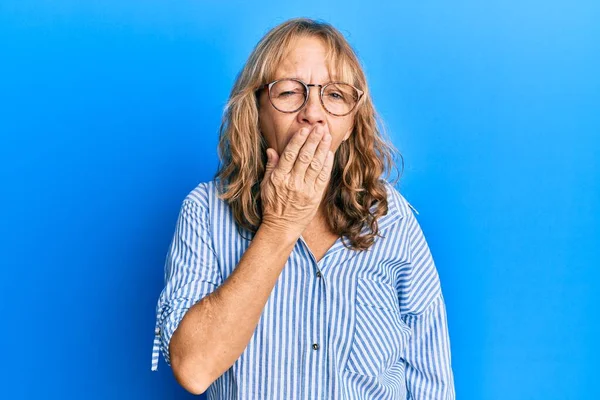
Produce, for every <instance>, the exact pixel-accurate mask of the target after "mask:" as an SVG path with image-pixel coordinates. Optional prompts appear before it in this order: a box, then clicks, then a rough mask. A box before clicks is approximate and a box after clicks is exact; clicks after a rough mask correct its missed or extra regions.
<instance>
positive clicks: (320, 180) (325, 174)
mask: <svg viewBox="0 0 600 400" xmlns="http://www.w3.org/2000/svg"><path fill="white" fill-rule="evenodd" d="M333 159H334V155H333V152H332V151H331V150H329V151H328V152H327V157H326V158H325V163H324V164H323V168H322V169H321V172H319V176H318V177H317V179H316V180H315V189H316V190H317V191H322V190H325V186H326V185H327V183H328V182H329V179H330V177H331V170H332V169H333Z"/></svg>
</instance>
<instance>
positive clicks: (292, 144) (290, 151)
mask: <svg viewBox="0 0 600 400" xmlns="http://www.w3.org/2000/svg"><path fill="white" fill-rule="evenodd" d="M309 131H310V128H308V127H304V128H301V129H300V130H299V131H298V132H296V133H295V134H294V136H292V139H291V140H290V141H289V143H288V144H287V145H286V146H285V149H283V152H282V153H281V155H280V156H279V164H277V169H279V170H280V171H281V172H282V173H283V174H289V173H290V172H291V171H292V168H293V167H294V162H296V157H298V152H299V151H300V149H301V148H302V145H303V144H304V142H305V141H306V138H307V137H308V133H309Z"/></svg>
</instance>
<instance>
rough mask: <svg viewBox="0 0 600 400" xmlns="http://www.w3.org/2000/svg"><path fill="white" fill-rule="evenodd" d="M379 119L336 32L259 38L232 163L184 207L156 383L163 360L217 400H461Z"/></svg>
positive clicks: (225, 162) (417, 233)
mask: <svg viewBox="0 0 600 400" xmlns="http://www.w3.org/2000/svg"><path fill="white" fill-rule="evenodd" d="M376 122H377V118H376V112H375V109H374V107H373V104H372V101H371V97H370V93H369V88H368V86H367V82H366V78H365V74H364V72H363V70H362V67H361V65H360V63H359V61H358V59H357V57H356V55H355V53H354V51H353V50H352V48H351V46H350V45H349V44H348V42H347V41H346V39H345V38H344V37H343V35H342V34H341V33H340V32H339V31H338V30H337V29H335V28H334V27H333V26H331V25H330V24H327V23H325V22H322V21H314V20H310V19H305V18H296V19H292V20H288V21H286V22H284V23H282V24H280V25H278V26H276V27H275V28H273V29H272V30H271V31H269V32H268V33H267V34H266V35H265V37H263V38H262V39H261V40H260V42H259V43H258V44H257V46H256V47H255V49H254V50H253V52H252V54H251V55H250V58H249V59H248V61H247V62H246V64H245V66H244V68H243V69H242V71H241V73H240V74H239V75H238V77H237V80H236V82H235V85H234V87H233V89H232V91H231V95H230V98H229V101H228V103H227V107H226V112H225V115H224V119H223V123H222V126H221V136H220V143H219V155H220V159H221V161H222V164H221V165H220V168H219V170H218V172H217V173H216V175H215V178H214V179H213V180H212V181H209V182H202V183H200V184H198V186H197V187H196V188H194V190H192V191H191V192H190V193H189V194H188V195H187V197H186V198H185V199H184V200H183V203H182V206H181V210H180V213H179V217H178V221H177V226H176V230H175V235H174V237H173V241H172V243H171V246H170V248H169V251H168V254H167V260H166V264H165V288H164V289H163V290H162V292H161V294H160V297H159V300H158V305H157V320H156V329H155V339H154V348H153V354H152V370H156V369H157V367H158V359H159V354H160V353H161V352H162V354H163V356H164V358H165V361H166V362H167V363H168V364H169V365H170V366H171V368H172V370H173V373H174V376H175V378H176V379H177V381H178V382H179V383H180V384H181V385H182V386H183V387H184V388H185V389H186V390H188V391H189V392H191V393H195V394H200V393H204V392H206V393H207V395H208V398H209V399H251V400H258V399H312V400H314V399H328V400H331V399H401V398H411V399H454V396H455V395H454V383H453V373H452V368H451V356H450V340H449V336H448V330H447V321H446V310H445V305H444V298H443V296H442V291H441V284H440V281H439V276H438V273H437V270H436V267H435V265H434V262H433V258H432V255H431V253H430V251H429V248H428V245H427V242H426V240H425V238H424V236H423V232H422V230H421V228H420V226H419V223H418V222H417V220H416V218H415V216H414V215H413V211H412V207H411V206H410V204H408V202H407V201H406V199H405V198H404V197H403V196H402V195H401V194H400V193H399V192H398V191H397V190H396V189H395V188H394V186H393V185H392V184H391V183H389V182H387V181H386V180H384V179H382V174H383V173H384V172H387V171H389V169H390V167H391V166H392V164H393V159H392V152H393V151H395V150H394V147H393V146H392V145H391V144H390V143H389V142H388V141H386V140H384V138H383V137H382V135H381V133H380V131H379V129H378V126H377V123H376ZM415 211H416V210H415Z"/></svg>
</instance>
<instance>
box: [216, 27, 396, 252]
mask: <svg viewBox="0 0 600 400" xmlns="http://www.w3.org/2000/svg"><path fill="white" fill-rule="evenodd" d="M301 37H317V38H320V39H321V40H323V42H324V44H325V47H326V48H327V55H326V60H327V62H328V63H327V65H328V68H329V70H330V73H331V69H332V67H334V68H335V70H334V71H335V72H336V73H335V75H337V77H339V78H341V79H343V80H344V81H345V82H349V83H352V84H353V85H354V86H356V87H357V88H359V89H361V90H363V91H364V95H363V96H362V98H361V99H360V101H359V103H358V104H357V106H356V108H355V110H354V111H353V116H354V124H353V131H352V133H351V135H350V137H349V138H348V139H347V140H346V141H344V142H342V143H341V144H340V146H339V147H338V149H337V151H336V153H335V158H334V162H333V169H332V175H331V179H330V181H329V185H328V187H327V188H326V189H325V190H326V193H325V194H324V196H325V197H324V199H323V201H325V202H326V204H325V205H324V207H325V211H326V212H325V218H326V221H327V224H328V225H329V228H330V229H331V230H332V231H333V232H334V233H335V234H337V235H339V236H341V237H342V241H343V242H344V245H345V246H346V247H347V248H351V249H353V250H360V251H362V250H366V249H367V248H369V247H370V246H371V245H372V244H373V243H374V239H375V236H380V237H381V235H380V234H379V230H378V226H377V220H378V219H379V218H380V217H381V216H383V215H385V214H387V212H388V202H387V191H386V188H385V183H384V182H383V181H382V180H381V176H382V174H383V173H387V174H389V171H390V169H391V166H394V167H395V166H396V164H395V162H394V159H393V155H394V154H395V153H398V154H400V153H399V152H398V151H397V150H396V148H395V147H394V146H393V144H392V143H391V141H390V140H386V139H385V138H384V136H383V134H382V133H383V132H385V128H384V125H383V121H382V120H381V118H380V117H379V116H378V114H377V112H376V111H375V108H374V106H373V102H372V100H371V95H370V92H369V88H368V86H367V80H366V77H365V74H364V71H363V69H362V67H361V64H360V62H359V60H358V57H357V55H356V54H355V52H354V50H353V49H352V47H351V46H350V44H349V43H348V42H347V41H346V39H345V38H344V36H343V35H342V34H341V33H340V32H339V31H338V30H337V29H336V28H334V27H333V26H332V25H331V24H329V23H326V22H323V21H319V20H312V19H309V18H293V19H290V20H287V21H285V22H283V23H281V24H279V25H277V26H276V27H274V28H272V29H271V30H270V31H269V32H267V34H266V35H265V36H264V37H263V38H262V39H261V40H260V41H259V42H258V44H257V45H256V46H255V47H254V49H253V51H252V53H251V54H250V56H249V58H248V60H247V61H246V63H245V65H244V67H243V68H242V70H241V71H240V72H239V73H238V75H237V77H236V80H235V83H234V85H233V88H232V90H231V93H230V96H229V100H228V101H227V104H226V106H225V110H224V113H223V117H222V121H221V126H220V129H219V144H218V152H219V160H220V164H219V168H218V170H217V172H216V173H215V176H214V181H215V182H216V183H217V187H218V192H219V197H220V198H221V199H222V200H224V201H226V202H227V203H228V204H229V205H230V206H231V209H232V212H233V217H234V219H235V221H236V222H237V224H238V229H239V227H242V228H245V229H247V230H248V231H250V232H252V233H256V231H257V230H258V228H259V226H260V224H261V221H262V203H261V196H260V183H261V181H262V179H263V177H264V174H265V166H266V163H267V156H266V149H267V148H268V146H267V143H266V141H265V139H264V137H263V136H262V134H261V132H260V128H259V118H258V115H259V112H258V105H259V103H258V95H257V88H258V87H259V86H261V85H263V84H265V83H267V82H270V81H272V80H273V79H274V76H275V72H276V68H277V66H278V65H279V64H280V61H281V60H282V59H283V58H284V57H285V56H286V54H287V51H288V49H289V48H290V45H292V44H293V43H294V41H295V40H296V39H298V38H301ZM331 76H333V74H332V75H331ZM400 157H402V155H401V154H400ZM402 168H403V169H404V161H403V159H402ZM396 169H397V168H396ZM397 179H399V177H398V178H397ZM397 179H396V181H397ZM396 181H395V182H394V184H395V183H396ZM365 227H368V229H367V230H366V233H364V234H362V233H363V232H362V231H363V229H364V228H365ZM344 236H345V237H347V239H348V240H349V242H350V246H348V245H347V244H346V243H345V241H344V240H343V237H344Z"/></svg>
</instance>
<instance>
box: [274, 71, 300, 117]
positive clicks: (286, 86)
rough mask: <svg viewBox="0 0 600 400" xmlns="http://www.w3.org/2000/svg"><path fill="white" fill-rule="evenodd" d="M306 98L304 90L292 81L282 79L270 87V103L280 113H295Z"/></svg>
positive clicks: (296, 82) (298, 83)
mask: <svg viewBox="0 0 600 400" xmlns="http://www.w3.org/2000/svg"><path fill="white" fill-rule="evenodd" d="M305 98H306V88H305V87H304V85H303V84H301V83H300V82H298V81H295V80H292V79H283V80H281V81H279V82H277V83H275V84H274V85H273V86H271V102H273V105H274V106H275V108H277V109H279V110H281V111H295V110H297V109H298V108H300V106H301V105H302V103H304V99H305Z"/></svg>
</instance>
